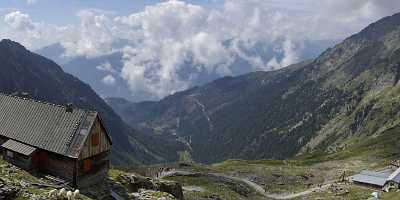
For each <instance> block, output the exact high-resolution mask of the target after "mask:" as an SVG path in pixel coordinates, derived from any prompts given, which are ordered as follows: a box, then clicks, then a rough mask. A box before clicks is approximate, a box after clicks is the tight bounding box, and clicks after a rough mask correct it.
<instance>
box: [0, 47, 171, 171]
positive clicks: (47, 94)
mask: <svg viewBox="0 0 400 200" xmlns="http://www.w3.org/2000/svg"><path fill="white" fill-rule="evenodd" d="M0 69H1V70H0V92H2V93H7V94H15V95H18V93H22V92H24V93H28V94H29V95H30V97H31V98H34V99H37V100H43V101H47V102H51V103H55V104H61V105H65V104H67V103H73V104H74V105H75V106H77V107H81V108H85V109H90V110H97V111H99V112H100V114H101V116H102V118H104V120H105V125H106V127H107V128H108V129H109V131H110V134H111V136H112V138H113V143H114V144H113V154H112V161H113V163H114V164H129V163H130V164H132V163H136V164H137V163H149V162H160V161H163V160H164V157H163V150H157V147H160V146H162V144H163V143H159V144H158V143H157V142H158V141H154V139H153V138H149V137H148V136H146V135H142V134H140V133H139V132H136V131H134V130H133V129H132V128H130V127H129V126H127V125H126V124H125V123H124V122H123V121H122V120H121V118H120V117H119V116H118V115H117V114H116V113H115V112H114V111H113V110H112V109H111V108H110V106H108V105H107V104H106V103H105V102H104V100H103V99H102V98H100V97H99V96H98V95H97V94H96V93H95V92H94V91H93V90H92V88H91V87H90V86H89V85H87V84H85V83H83V82H82V81H80V80H79V79H78V78H76V77H74V76H72V75H70V74H67V73H64V72H63V70H62V69H61V67H59V66H58V65H57V64H56V63H54V62H53V61H51V60H48V59H46V58H44V57H42V56H39V55H37V54H35V53H32V52H30V51H28V50H27V49H25V48H24V47H23V46H21V45H20V44H18V43H16V42H13V41H10V40H2V41H1V42H0ZM154 144H158V146H157V145H154ZM152 146H153V147H155V148H154V149H149V148H147V147H152ZM159 152H161V153H159ZM175 157H176V156H175Z"/></svg>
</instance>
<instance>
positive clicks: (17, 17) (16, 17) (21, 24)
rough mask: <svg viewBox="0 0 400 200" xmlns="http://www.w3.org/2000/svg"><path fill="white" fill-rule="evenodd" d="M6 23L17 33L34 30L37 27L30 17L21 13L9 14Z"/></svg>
mask: <svg viewBox="0 0 400 200" xmlns="http://www.w3.org/2000/svg"><path fill="white" fill-rule="evenodd" d="M4 22H5V23H6V24H7V25H9V26H10V27H12V28H13V29H15V30H17V31H27V30H32V29H33V28H34V27H35V25H34V24H33V22H32V20H31V18H30V17H29V15H28V14H25V13H22V12H20V11H15V12H11V13H8V14H7V15H6V16H5V17H4Z"/></svg>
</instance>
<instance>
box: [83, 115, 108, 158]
mask: <svg viewBox="0 0 400 200" xmlns="http://www.w3.org/2000/svg"><path fill="white" fill-rule="evenodd" d="M94 134H99V137H98V138H99V143H98V145H93V144H92V135H94ZM110 150H111V142H110V140H109V139H108V137H107V135H106V131H105V129H104V127H103V126H102V125H101V123H100V120H99V118H97V119H96V121H95V123H94V125H93V127H92V130H91V132H90V134H89V136H88V137H87V139H86V141H85V145H84V146H83V148H82V152H81V154H80V156H79V160H83V159H86V158H90V157H92V156H95V155H98V154H100V153H102V152H106V151H110Z"/></svg>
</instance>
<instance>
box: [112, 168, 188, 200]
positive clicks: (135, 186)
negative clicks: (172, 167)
mask: <svg viewBox="0 0 400 200" xmlns="http://www.w3.org/2000/svg"><path fill="white" fill-rule="evenodd" d="M118 181H119V182H120V183H121V184H122V185H124V186H125V187H126V188H127V189H128V191H129V192H132V193H137V192H139V191H140V190H141V189H146V190H153V191H161V192H166V193H169V194H171V195H173V196H174V197H175V198H177V199H180V200H182V199H183V189H182V185H181V184H180V183H177V182H174V181H165V180H153V179H150V178H147V177H144V176H140V175H136V174H129V175H127V174H122V175H120V176H119V177H118Z"/></svg>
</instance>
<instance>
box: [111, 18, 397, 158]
mask: <svg viewBox="0 0 400 200" xmlns="http://www.w3.org/2000/svg"><path fill="white" fill-rule="evenodd" d="M399 79H400V14H395V15H393V16H390V17H386V18H383V19H381V20H379V21H377V22H376V23H373V24H371V25H369V26H368V27H367V28H365V29H364V30H362V31H361V32H360V33H358V34H355V35H353V36H351V37H349V38H347V39H346V40H344V41H343V42H342V43H340V44H338V45H336V46H335V47H333V48H330V49H328V50H326V51H325V52H324V53H322V54H321V55H320V56H319V57H317V58H316V59H315V60H311V61H305V62H302V63H299V64H295V65H292V66H288V67H286V68H284V69H281V70H278V71H272V72H254V73H250V74H246V75H243V76H238V77H225V78H222V79H218V80H216V81H214V82H212V83H209V84H206V85H204V86H201V87H195V88H192V89H189V90H186V91H183V92H179V93H176V94H174V95H171V96H168V97H166V98H164V99H162V100H161V101H158V102H141V103H130V102H128V101H125V100H122V99H115V98H114V99H112V98H111V99H107V102H108V103H109V104H110V105H111V106H112V107H113V109H114V110H115V111H116V112H117V113H118V114H119V115H120V116H121V117H122V118H123V119H124V121H125V122H127V123H128V124H129V125H131V126H132V127H134V128H136V129H138V130H141V131H142V132H144V133H148V134H149V135H157V137H164V138H169V140H172V139H171V138H173V139H174V140H175V143H176V144H184V145H185V146H186V150H187V151H188V152H190V153H191V154H192V157H193V158H194V160H196V161H199V162H204V163H213V162H220V161H223V160H226V159H285V158H291V157H294V156H296V155H299V154H304V153H309V152H328V153H334V152H336V151H338V150H342V149H346V148H348V147H349V146H351V145H352V143H354V142H355V141H359V140H369V139H370V138H376V137H378V136H380V135H381V134H382V133H383V132H385V131H386V130H388V129H390V128H391V127H394V126H396V125H398V124H399V122H400V120H399V116H400V103H399V102H400V101H399V98H400V97H399V96H400V95H399V94H400V93H399V92H400V84H399ZM175 153H176V152H175Z"/></svg>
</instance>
